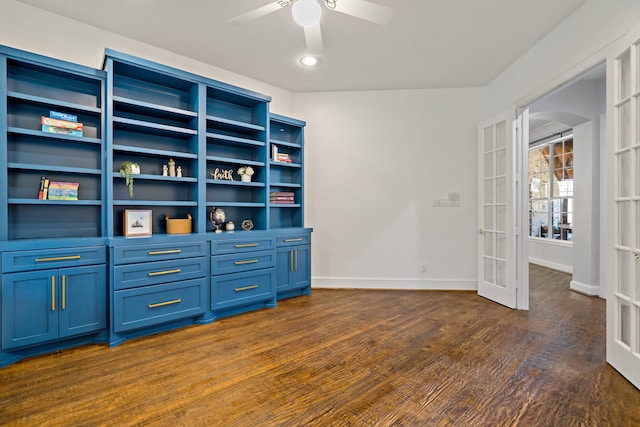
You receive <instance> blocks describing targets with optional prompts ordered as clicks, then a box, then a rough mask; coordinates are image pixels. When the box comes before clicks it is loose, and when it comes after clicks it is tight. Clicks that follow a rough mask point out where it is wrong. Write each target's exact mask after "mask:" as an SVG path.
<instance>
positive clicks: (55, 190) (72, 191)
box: [38, 176, 80, 200]
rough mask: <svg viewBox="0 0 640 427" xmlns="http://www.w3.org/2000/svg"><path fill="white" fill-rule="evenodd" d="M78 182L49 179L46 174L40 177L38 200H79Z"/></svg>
mask: <svg viewBox="0 0 640 427" xmlns="http://www.w3.org/2000/svg"><path fill="white" fill-rule="evenodd" d="M78 187H80V184H79V183H77V182H57V181H51V182H50V181H49V180H48V179H47V177H46V176H43V177H41V178H40V191H38V200H78Z"/></svg>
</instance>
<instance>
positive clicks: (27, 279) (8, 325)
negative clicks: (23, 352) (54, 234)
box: [2, 270, 58, 350]
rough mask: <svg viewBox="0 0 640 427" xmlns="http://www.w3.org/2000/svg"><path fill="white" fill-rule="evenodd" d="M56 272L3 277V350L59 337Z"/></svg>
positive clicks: (43, 271)
mask: <svg viewBox="0 0 640 427" xmlns="http://www.w3.org/2000/svg"><path fill="white" fill-rule="evenodd" d="M57 278H58V270H41V271H33V272H26V273H15V274H4V275H3V276H2V349H3V350H6V349H11V348H16V347H22V346H27V345H31V344H37V343H40V342H43V341H48V340H52V339H55V338H57V337H58V306H57V304H56V290H57V286H58V279H57Z"/></svg>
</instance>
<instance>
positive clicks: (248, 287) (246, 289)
mask: <svg viewBox="0 0 640 427" xmlns="http://www.w3.org/2000/svg"><path fill="white" fill-rule="evenodd" d="M257 287H258V285H251V286H244V287H242V288H235V289H234V291H236V292H240V291H248V290H249V289H255V288H257Z"/></svg>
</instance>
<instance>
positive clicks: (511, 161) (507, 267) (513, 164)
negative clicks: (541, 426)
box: [478, 112, 528, 309]
mask: <svg viewBox="0 0 640 427" xmlns="http://www.w3.org/2000/svg"><path fill="white" fill-rule="evenodd" d="M519 121H520V120H518V121H517V120H516V117H515V113H514V112H506V113H503V114H500V115H499V116H496V117H494V118H492V119H490V120H487V121H485V122H482V123H480V125H479V127H478V295H480V296H482V297H485V298H488V299H490V300H492V301H495V302H497V303H500V304H502V305H505V306H507V307H510V308H525V309H526V308H528V301H527V302H526V304H524V306H522V305H523V304H522V303H521V304H520V307H519V304H518V295H517V294H518V282H519V280H518V279H521V280H522V277H523V273H525V272H524V271H522V263H521V262H519V258H521V256H522V255H523V254H522V252H521V251H520V247H521V246H522V244H521V243H522V238H523V236H522V233H521V229H522V224H520V221H519V219H518V217H517V214H518V212H521V210H520V209H521V208H520V204H519V201H521V200H522V195H521V193H522V192H521V190H519V188H520V186H521V182H522V179H521V176H522V172H521V170H519V169H518V167H519V166H520V167H521V166H522V161H521V156H522V150H523V149H524V148H523V146H520V147H519V145H522V144H517V142H518V141H519V140H521V138H519V137H518V136H519V135H522V133H521V129H519V128H518V126H517V123H518V122H519ZM520 216H522V215H520ZM526 274H528V272H527V273H526ZM525 280H526V279H525ZM526 295H527V299H528V292H527V293H526Z"/></svg>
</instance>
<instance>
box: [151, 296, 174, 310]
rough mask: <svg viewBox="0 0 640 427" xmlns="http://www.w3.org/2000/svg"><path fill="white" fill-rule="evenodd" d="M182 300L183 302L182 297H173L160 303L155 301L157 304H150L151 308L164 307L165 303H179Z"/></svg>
mask: <svg viewBox="0 0 640 427" xmlns="http://www.w3.org/2000/svg"><path fill="white" fill-rule="evenodd" d="M180 302H182V300H181V299H180V298H178V299H172V300H171V301H165V302H158V303H155V304H149V308H157V307H164V306H165V305H172V304H178V303H180Z"/></svg>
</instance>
